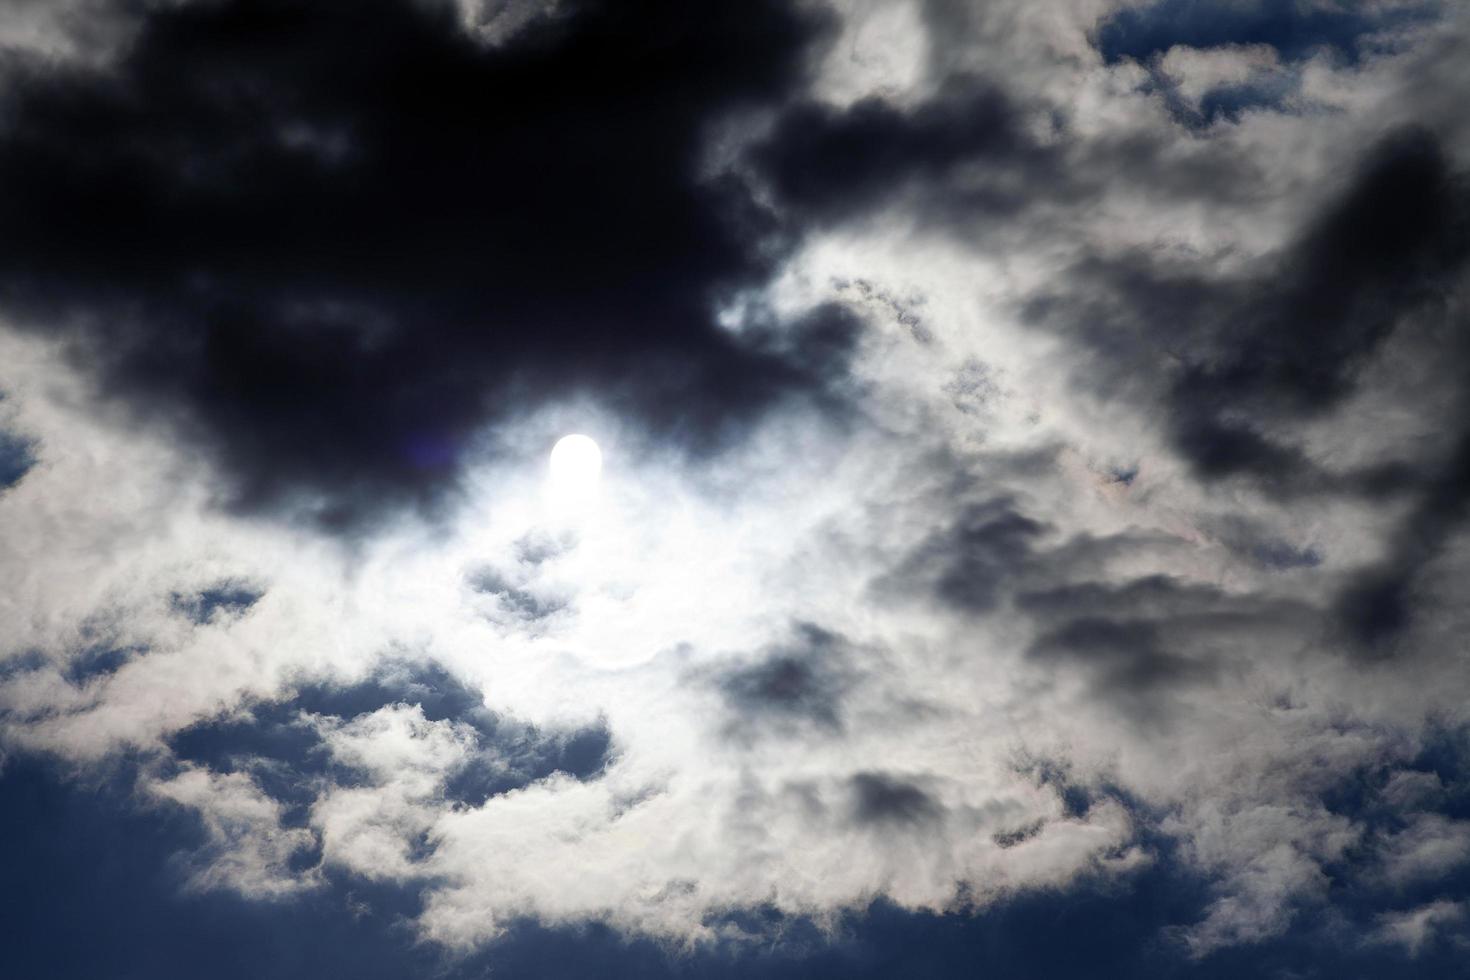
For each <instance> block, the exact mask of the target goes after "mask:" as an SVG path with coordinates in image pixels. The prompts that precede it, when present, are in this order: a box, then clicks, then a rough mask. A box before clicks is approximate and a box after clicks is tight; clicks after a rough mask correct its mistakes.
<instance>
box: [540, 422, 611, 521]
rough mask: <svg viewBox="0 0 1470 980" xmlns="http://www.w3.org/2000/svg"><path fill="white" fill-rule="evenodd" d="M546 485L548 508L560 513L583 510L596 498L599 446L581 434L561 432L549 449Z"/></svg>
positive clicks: (578, 512)
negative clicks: (547, 485) (549, 459)
mask: <svg viewBox="0 0 1470 980" xmlns="http://www.w3.org/2000/svg"><path fill="white" fill-rule="evenodd" d="M549 471H550V473H549V475H550V485H549V487H548V491H549V496H550V503H551V506H552V510H553V511H554V512H555V514H556V515H557V516H560V517H573V516H578V515H582V514H585V513H586V512H587V511H588V510H590V509H591V507H592V506H593V504H595V503H596V501H597V489H598V483H599V482H600V481H601V479H602V450H600V449H598V448H597V443H595V442H593V441H592V439H590V438H589V437H587V436H584V435H569V436H563V437H562V438H561V439H559V440H557V443H556V445H555V446H553V447H552V449H551V463H550V466H549Z"/></svg>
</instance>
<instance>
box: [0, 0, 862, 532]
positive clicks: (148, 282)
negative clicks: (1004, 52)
mask: <svg viewBox="0 0 1470 980" xmlns="http://www.w3.org/2000/svg"><path fill="white" fill-rule="evenodd" d="M818 27H819V25H818V24H817V23H816V22H815V20H814V18H813V17H811V16H809V15H806V14H804V13H801V12H799V11H796V10H794V9H791V8H788V7H787V6H785V5H781V4H768V5H765V6H762V7H751V6H750V5H747V4H742V5H735V6H731V7H730V8H729V9H727V10H723V11H716V10H707V11H705V12H704V13H703V14H701V15H700V16H699V17H693V16H691V15H690V14H689V12H688V11H684V10H682V8H679V7H678V5H667V4H664V5H660V4H657V3H653V4H637V5H633V6H627V5H604V4H595V3H593V4H586V5H578V6H575V7H573V6H571V5H568V6H566V7H564V8H563V9H562V10H561V12H560V14H559V15H558V17H556V18H554V19H553V20H552V21H550V22H545V23H543V22H537V23H535V24H532V25H529V26H527V27H526V28H525V31H526V32H527V33H526V35H525V36H524V37H521V38H518V40H517V43H516V45H515V46H514V48H513V49H511V48H507V47H502V46H493V45H490V46H487V45H481V44H477V43H475V42H474V41H473V40H471V39H470V38H468V37H466V36H465V35H464V34H463V32H462V31H461V30H460V27H459V22H458V20H457V18H456V17H454V16H453V14H452V11H451V9H450V8H449V6H448V5H445V4H437V3H423V4H420V3H395V2H387V0H383V2H378V0H374V2H371V3H366V4H363V3H331V4H324V5H313V6H312V7H311V8H309V9H308V8H295V7H291V6H290V5H279V4H274V5H266V6H261V5H257V4H246V5H239V4H178V5H167V6H161V7H158V8H155V9H151V10H150V11H149V12H148V13H147V14H146V15H145V16H144V17H143V18H142V20H141V22H140V23H139V24H138V26H137V29H136V37H135V38H134V39H133V40H132V41H131V42H130V43H129V44H128V45H127V46H126V47H125V49H124V50H123V51H122V52H121V53H120V54H119V55H118V57H117V58H116V60H115V62H110V63H107V64H104V65H102V66H94V65H90V64H81V65H77V64H72V63H68V62H60V63H56V62H48V61H42V60H39V59H36V58H30V57H14V58H11V59H10V60H9V63H8V65H7V68H6V93H5V100H4V102H5V120H6V123H5V126H4V128H3V131H0V182H3V183H4V185H5V187H6V188H7V193H6V194H5V197H4V202H5V203H4V205H3V213H0V221H3V222H4V224H5V226H6V227H7V228H8V229H9V233H8V235H7V242H8V243H9V245H8V246H7V247H6V248H5V249H4V250H3V252H0V281H3V295H4V309H5V312H6V313H7V314H8V316H9V318H10V319H11V321H12V322H13V323H16V324H19V325H29V326H30V327H31V328H32V329H35V330H38V331H42V332H45V333H48V334H51V335H57V336H65V337H68V338H70V339H71V340H72V341H73V342H74V343H75V344H76V350H77V356H78V357H79V358H81V359H82V360H83V361H84V362H85V363H87V364H88V365H89V366H90V367H91V369H92V370H93V371H94V372H95V374H96V376H97V379H98V382H99V384H100V385H102V386H103V388H104V389H105V390H106V391H107V392H108V393H109V394H110V395H112V396H115V397H118V398H120V399H122V400H123V401H124V402H125V403H127V404H128V405H130V406H131V407H132V409H133V410H134V411H136V412H137V413H139V414H140V415H141V416H142V417H144V418H147V419H150V420H151V421H150V423H149V424H168V425H172V426H173V427H174V428H175V429H176V430H178V431H179V432H180V433H181V434H182V435H184V436H185V437H187V438H189V439H191V440H193V441H194V442H195V444H196V445H197V446H199V448H200V449H201V450H202V451H203V452H204V453H205V455H207V456H209V457H211V458H212V459H214V460H216V461H218V462H219V463H220V464H221V465H222V466H223V467H224V469H225V471H226V472H227V473H228V474H229V476H230V477H231V478H232V486H231V494H232V497H233V499H234V500H235V502H236V503H237V504H238V505H240V506H242V507H246V508H261V507H272V506H285V507H294V508H297V509H304V510H305V511H306V512H307V514H308V515H310V516H315V517H317V518H318V519H319V520H321V521H323V522H326V523H327V524H337V525H347V526H350V525H352V524H353V523H355V522H358V521H360V520H363V519H367V518H370V517H372V516H373V515H374V512H375V511H378V510H381V509H382V507H383V506H385V505H388V504H395V503H397V504H401V503H415V502H422V501H425V500H428V501H430V502H432V500H433V499H434V498H435V497H436V496H437V495H439V494H440V493H441V492H442V490H443V488H444V487H445V485H446V484H447V483H450V482H452V479H451V478H452V477H453V475H454V474H455V473H456V472H457V471H458V470H459V467H460V464H461V461H462V459H463V457H464V455H465V453H466V452H467V450H468V448H469V446H470V444H471V443H472V442H473V441H474V440H475V439H476V438H477V437H479V436H480V434H481V432H482V430H483V428H484V427H485V426H486V425H488V424H490V423H492V422H494V421H495V420H497V419H499V420H504V419H509V418H514V417H516V416H517V415H519V414H522V413H524V412H526V411H528V410H530V409H532V408H534V407H535V406H536V405H538V404H545V403H547V402H548V401H550V400H552V399H554V398H566V397H569V396H574V395H577V394H586V395H588V396H590V397H592V398H594V399H601V400H605V401H608V402H611V403H614V404H617V405H618V406H620V407H621V408H623V409H626V410H628V411H630V412H631V413H632V414H633V415H634V416H636V417H638V418H639V419H640V420H641V421H642V423H643V424H645V425H646V426H648V427H649V429H650V431H651V432H653V433H656V434H657V435H658V437H660V438H663V439H672V440H675V441H681V442H684V443H686V444H687V445H689V446H690V447H692V448H695V449H698V448H702V447H707V446H709V445H713V444H718V443H719V442H720V441H721V440H723V439H724V438H725V437H726V436H728V435H730V434H732V433H733V432H735V431H738V430H739V429H740V428H741V427H742V426H743V425H745V424H747V423H748V422H749V420H750V419H751V418H753V417H754V416H755V415H756V414H757V413H759V412H760V411H761V410H762V409H763V408H764V407H766V406H769V405H770V404H772V403H774V402H776V401H779V400H780V399H782V398H783V397H786V396H788V395H792V394H800V393H802V392H804V391H809V390H820V389H821V388H822V385H823V383H824V378H825V377H826V374H824V372H837V373H840V371H841V368H840V361H841V351H842V348H843V345H844V344H845V343H846V342H847V340H846V334H845V333H844V327H843V326H842V324H841V323H840V322H838V321H837V320H836V318H837V317H838V316H839V314H837V313H819V314H816V315H814V318H813V319H811V320H810V321H804V322H802V323H799V324H798V325H796V326H795V327H793V333H792V335H791V337H788V338H785V339H783V338H780V337H774V336H773V337H769V338H767V339H765V340H761V339H759V338H755V337H752V338H750V340H749V342H746V343H742V342H738V341H737V340H735V339H734V338H733V337H732V336H731V335H730V334H729V333H728V332H726V331H724V330H722V329H720V328H719V327H718V326H717V325H716V323H715V322H714V319H713V316H712V310H711V307H712V304H713V303H715V302H716V301H718V300H719V299H720V298H721V297H724V296H732V295H734V294H736V293H738V292H739V291H741V290H745V289H749V288H751V287H752V286H754V285H756V284H758V283H759V281H760V280H761V279H762V278H763V277H764V276H765V275H767V274H768V273H769V271H770V270H771V268H772V260H773V258H774V255H773V254H771V253H770V250H769V248H768V247H767V246H766V244H765V242H764V237H765V236H763V234H762V233H761V230H760V229H761V226H762V223H763V222H764V221H765V220H766V219H764V218H763V217H762V216H761V214H760V212H759V209H758V208H755V207H754V206H753V205H752V204H751V203H750V202H749V201H747V200H746V199H745V195H744V194H743V192H742V190H741V189H740V187H739V186H738V183H737V182H735V181H732V180H731V179H730V178H729V176H728V175H725V176H722V175H721V174H718V173H714V174H705V173H703V172H702V171H701V169H700V167H701V160H700V154H701V148H700V142H699V140H700V137H701V135H702V133H703V130H704V127H705V126H707V125H709V124H710V123H711V122H713V121H715V120H716V119H718V117H719V116H720V115H721V114H722V113H727V112H732V111H735V110H738V109H742V108H748V107H754V106H759V105H760V104H762V103H763V102H765V101H769V100H771V99H773V98H777V97H779V95H780V94H781V93H782V92H783V91H784V90H786V89H787V88H789V87H790V86H792V85H794V84H796V83H797V82H798V81H799V79H800V78H801V74H802V58H803V52H804V51H805V50H806V48H807V46H808V44H809V43H810V42H811V41H812V40H813V39H814V38H815V37H816V36H817V35H818V33H819V31H818ZM284 37H289V38H290V39H291V40H290V42H289V43H279V41H278V39H280V38H284ZM245 38H254V39H255V40H254V41H247V40H244V39H245ZM629 59H632V60H633V61H637V62H638V64H639V65H640V69H639V70H638V71H637V72H628V71H624V70H623V68H624V67H625V66H626V65H627V64H628V63H629ZM671 93H677V94H676V95H675V94H671ZM59 213H66V214H71V215H73V216H74V218H73V219H72V220H70V221H67V222H57V221H55V220H54V216H55V215H56V214H59ZM810 343H817V344H819V345H820V347H819V349H818V350H811V349H808V347H805V346H803V345H806V344H810ZM572 352H575V356H572ZM814 353H821V354H822V355H823V359H822V361H821V362H820V363H818V362H816V361H814V360H813V359H812V356H811V355H812V354H814Z"/></svg>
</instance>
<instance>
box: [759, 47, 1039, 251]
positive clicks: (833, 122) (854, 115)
mask: <svg viewBox="0 0 1470 980" xmlns="http://www.w3.org/2000/svg"><path fill="white" fill-rule="evenodd" d="M750 161H751V162H752V164H753V165H754V166H755V167H756V168H757V170H758V171H759V172H760V174H761V175H762V177H763V178H764V179H765V180H766V181H768V182H769V184H770V186H771V188H772V190H773V191H774V192H775V194H776V196H777V198H778V199H779V200H780V202H781V203H782V204H783V205H784V207H785V209H787V210H788V211H790V212H793V213H796V214H799V215H803V216H805V217H807V218H809V219H814V220H816V221H820V222H827V221H834V220H840V219H843V218H848V217H852V216H854V215H857V214H861V213H863V212H864V211H866V210H868V209H871V208H873V207H874V206H877V205H881V204H883V203H885V202H887V201H889V200H891V199H893V198H896V197H899V196H901V195H903V194H904V193H905V192H913V193H914V194H915V195H916V196H917V198H918V201H919V203H920V205H921V206H925V209H926V212H927V211H933V212H934V216H935V217H936V218H939V219H941V220H943V213H944V212H946V211H948V212H950V217H952V218H963V217H966V216H975V215H977V214H985V215H1002V216H1003V215H1012V214H1015V213H1016V212H1017V211H1019V210H1021V209H1023V208H1025V207H1026V206H1027V205H1028V204H1029V203H1030V200H1029V195H1027V194H1017V193H1015V187H1014V185H1015V182H1016V178H1017V177H1018V176H1020V175H1021V174H1024V175H1025V179H1026V182H1027V184H1028V186H1034V185H1036V184H1040V183H1043V182H1045V181H1046V180H1047V179H1051V180H1053V181H1060V180H1061V177H1062V174H1061V172H1060V170H1059V162H1060V161H1059V160H1058V158H1057V157H1056V155H1055V153H1053V152H1052V151H1049V150H1048V149H1047V148H1046V147H1044V146H1042V145H1040V144H1038V142H1037V141H1036V139H1035V138H1034V136H1032V135H1031V134H1030V133H1029V132H1028V131H1027V129H1026V128H1025V116H1024V114H1023V112H1022V110H1021V107H1019V106H1017V105H1016V104H1015V103H1014V102H1013V101H1012V99H1011V98H1010V97H1009V96H1008V95H1007V94H1006V92H1005V91H1004V90H1003V89H1001V88H999V87H997V86H995V85H993V84H991V83H990V82H988V81H986V80H985V79H982V78H977V77H973V76H955V77H952V78H949V79H947V80H946V81H945V83H944V85H943V86H942V88H941V90H940V92H939V93H938V94H936V95H935V96H933V97H932V98H929V99H926V100H925V101H924V102H922V103H920V104H919V105H918V106H917V107H913V108H902V107H899V106H896V105H893V104H891V103H889V102H886V101H884V100H883V99H881V98H878V97H871V98H867V99H864V100H862V101H860V102H858V103H856V104H855V105H852V106H850V107H846V108H840V109H839V108H833V107H830V106H826V105H821V104H802V105H797V106H794V107H793V108H791V109H790V110H788V111H787V112H786V113H785V114H783V115H782V117H781V119H780V121H779V123H778V124H777V126H776V127H775V129H774V130H773V131H772V132H771V133H770V134H769V135H768V136H767V137H766V139H765V140H764V141H762V142H761V143H760V144H758V145H757V146H755V147H754V148H752V150H751V152H750ZM961 168H964V170H963V176H964V178H965V179H959V177H960V174H961ZM982 168H983V169H982ZM982 178H983V179H982ZM936 194H939V195H942V200H940V199H936V198H935V196H934V195H936Z"/></svg>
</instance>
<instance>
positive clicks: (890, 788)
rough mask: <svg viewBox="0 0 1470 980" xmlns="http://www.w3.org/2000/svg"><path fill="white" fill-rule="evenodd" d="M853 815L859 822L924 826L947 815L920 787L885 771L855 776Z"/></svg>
mask: <svg viewBox="0 0 1470 980" xmlns="http://www.w3.org/2000/svg"><path fill="white" fill-rule="evenodd" d="M850 787H851V790H852V816H853V819H854V820H856V821H857V822H858V823H862V824H878V825H889V826H899V827H903V826H909V827H913V826H924V825H929V824H933V823H935V822H936V821H938V820H939V819H940V818H941V817H943V815H944V809H943V807H941V806H940V805H939V803H938V802H937V801H936V800H935V799H934V798H933V797H932V796H930V795H929V794H928V793H926V792H925V791H924V790H923V789H922V788H921V787H920V786H918V785H917V784H915V783H913V782H911V781H909V780H907V779H904V778H902V777H900V776H895V775H892V774H890V773H882V772H861V773H858V774H857V775H855V776H853V777H852V780H851V782H850Z"/></svg>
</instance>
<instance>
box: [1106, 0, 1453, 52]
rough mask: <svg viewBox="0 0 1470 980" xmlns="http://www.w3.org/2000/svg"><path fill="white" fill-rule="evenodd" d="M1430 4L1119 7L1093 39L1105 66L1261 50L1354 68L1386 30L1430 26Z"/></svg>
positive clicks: (1309, 0) (1192, 0)
mask: <svg viewBox="0 0 1470 980" xmlns="http://www.w3.org/2000/svg"><path fill="white" fill-rule="evenodd" d="M1438 7H1439V4H1438V3H1436V2H1432V0H1431V2H1419V3H1405V4H1392V5H1383V4H1374V3H1367V2H1358V0H1347V2H1340V0H1328V2H1316V0H1305V2H1294V0H1293V2H1280V0H1229V2H1225V3H1201V2H1198V0H1156V2H1154V3H1147V4H1142V5H1136V6H1125V7H1122V8H1121V9H1119V10H1117V11H1116V12H1114V13H1112V14H1110V15H1108V16H1107V17H1105V18H1103V19H1102V20H1101V21H1100V22H1099V23H1098V25H1097V27H1096V29H1095V35H1094V40H1095V43H1096V44H1097V47H1098V50H1099V51H1100V52H1101V53H1102V56H1103V58H1104V60H1106V61H1107V62H1108V63H1109V64H1113V63H1116V62H1118V61H1121V60H1122V59H1124V58H1133V59H1136V60H1138V61H1146V60H1148V59H1150V58H1152V57H1154V56H1156V55H1162V54H1164V53H1166V52H1167V51H1168V50H1169V49H1170V48H1172V47H1174V46H1175V45H1184V46H1186V47H1191V48H1219V47H1226V46H1230V45H1246V44H1264V45H1269V46H1270V47H1273V48H1275V49H1276V50H1277V51H1278V52H1279V53H1280V55H1281V57H1282V59H1283V60H1286V61H1298V60H1301V59H1304V58H1308V57H1311V56H1312V55H1313V54H1314V53H1316V52H1317V51H1319V50H1321V49H1323V48H1328V49H1331V50H1333V51H1335V52H1337V53H1338V54H1339V55H1340V56H1342V57H1344V58H1347V59H1349V60H1350V61H1357V60H1358V59H1359V58H1360V57H1362V55H1363V54H1364V53H1365V52H1366V51H1367V50H1369V49H1371V48H1372V47H1373V46H1374V45H1375V44H1376V43H1379V42H1378V40H1377V39H1376V38H1375V35H1378V34H1380V33H1382V32H1385V31H1390V30H1394V29H1399V28H1403V27H1405V26H1408V25H1411V24H1415V23H1421V22H1424V21H1427V20H1430V19H1433V18H1434V17H1435V16H1436V15H1437V13H1438Z"/></svg>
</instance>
